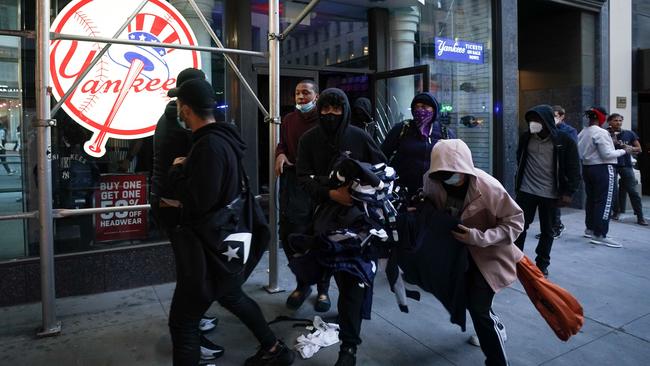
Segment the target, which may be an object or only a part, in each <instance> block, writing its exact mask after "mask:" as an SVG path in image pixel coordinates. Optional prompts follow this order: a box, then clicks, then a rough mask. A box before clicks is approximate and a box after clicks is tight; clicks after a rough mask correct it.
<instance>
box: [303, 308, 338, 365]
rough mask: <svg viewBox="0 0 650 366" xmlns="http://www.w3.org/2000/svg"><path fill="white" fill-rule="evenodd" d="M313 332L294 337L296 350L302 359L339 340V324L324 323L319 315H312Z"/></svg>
mask: <svg viewBox="0 0 650 366" xmlns="http://www.w3.org/2000/svg"><path fill="white" fill-rule="evenodd" d="M313 329H314V332H311V333H308V334H306V335H305V334H302V335H300V336H299V337H298V339H296V342H297V344H296V347H295V348H296V351H298V352H299V353H300V356H302V358H303V359H308V358H311V357H312V356H313V355H314V354H316V352H318V350H320V349H321V348H323V347H329V346H331V345H333V344H336V343H338V342H339V325H338V324H334V323H326V322H324V321H323V319H321V317H320V316H315V317H314V328H313Z"/></svg>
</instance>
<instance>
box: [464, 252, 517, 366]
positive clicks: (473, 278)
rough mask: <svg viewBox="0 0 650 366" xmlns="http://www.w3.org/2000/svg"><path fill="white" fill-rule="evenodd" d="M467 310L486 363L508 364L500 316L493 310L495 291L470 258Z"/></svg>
mask: <svg viewBox="0 0 650 366" xmlns="http://www.w3.org/2000/svg"><path fill="white" fill-rule="evenodd" d="M466 286H467V310H469V315H470V317H471V318H472V323H474V330H475V331H476V336H477V337H478V340H479V343H480V344H481V350H482V351H483V354H484V355H485V365H487V366H497V365H498V366H502V365H507V364H508V359H507V357H506V351H505V347H504V345H503V342H504V340H503V339H502V338H501V334H500V333H499V331H498V327H499V325H500V321H499V318H498V317H497V316H496V314H494V312H493V311H492V300H493V299H494V291H493V290H492V288H491V287H490V285H489V284H488V283H487V281H485V278H484V277H483V275H482V274H481V272H480V271H479V270H478V268H477V267H476V264H475V263H474V261H473V260H472V258H471V256H470V258H469V268H468V269H467V273H466Z"/></svg>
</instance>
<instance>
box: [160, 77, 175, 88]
mask: <svg viewBox="0 0 650 366" xmlns="http://www.w3.org/2000/svg"><path fill="white" fill-rule="evenodd" d="M174 85H176V78H171V79H167V81H165V83H164V84H163V85H162V88H163V90H169V89H171V88H173V87H174Z"/></svg>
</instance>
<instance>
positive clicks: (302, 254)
mask: <svg viewBox="0 0 650 366" xmlns="http://www.w3.org/2000/svg"><path fill="white" fill-rule="evenodd" d="M396 178H397V176H396V174H395V170H394V169H393V168H391V167H389V166H387V165H386V164H377V165H371V164H368V163H363V162H359V161H357V160H354V159H350V158H347V157H346V158H343V159H340V160H339V161H338V162H337V163H336V164H335V165H334V168H333V169H332V172H331V174H330V186H331V187H332V189H336V188H338V187H341V186H344V185H350V194H351V196H352V199H353V205H352V206H349V207H348V206H343V205H340V204H338V203H336V202H334V201H329V202H326V203H324V204H322V205H320V206H319V207H318V208H317V210H316V213H315V214H314V226H313V235H296V234H294V235H290V236H289V245H290V246H292V248H293V249H294V250H295V252H296V253H299V255H296V256H294V257H293V258H292V259H291V260H290V261H289V267H290V268H291V270H292V271H293V272H294V273H295V274H296V275H297V276H298V277H299V278H301V279H304V280H305V281H307V282H309V283H310V284H315V283H317V282H318V281H319V280H320V279H322V278H325V277H327V276H331V275H332V274H333V273H334V272H338V271H345V272H348V273H349V274H352V275H353V276H354V277H356V278H358V280H359V282H360V283H363V284H364V285H365V290H366V294H365V297H364V308H363V314H362V316H363V318H364V319H370V309H371V304H372V284H373V282H374V278H375V275H376V273H377V258H379V257H382V256H386V255H387V253H388V248H389V247H390V245H391V244H392V243H394V242H396V241H397V240H398V239H399V238H398V232H397V209H396V208H395V207H394V206H393V203H392V201H393V200H394V199H395V195H394V183H395V180H396Z"/></svg>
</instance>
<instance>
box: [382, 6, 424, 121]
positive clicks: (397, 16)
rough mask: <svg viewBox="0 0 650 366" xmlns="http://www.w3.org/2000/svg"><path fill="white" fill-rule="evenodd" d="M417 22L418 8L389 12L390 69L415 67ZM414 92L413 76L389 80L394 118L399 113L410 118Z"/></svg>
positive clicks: (418, 19)
mask: <svg viewBox="0 0 650 366" xmlns="http://www.w3.org/2000/svg"><path fill="white" fill-rule="evenodd" d="M419 22H420V9H419V8H418V7H408V8H398V9H394V10H393V11H391V13H390V21H389V24H390V41H391V43H390V46H391V48H390V54H391V56H390V69H401V68H405V67H412V66H415V49H414V45H415V33H416V32H417V30H418V23H419ZM414 90H415V85H414V78H413V76H403V77H399V78H393V79H391V80H390V96H391V98H390V99H391V103H390V107H391V108H392V109H393V116H394V117H397V115H399V113H401V114H402V115H403V118H411V111H410V105H411V100H412V99H413V97H414V96H415V92H414ZM393 98H394V99H393ZM395 99H396V100H397V103H396V102H395ZM393 122H397V121H393Z"/></svg>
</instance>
